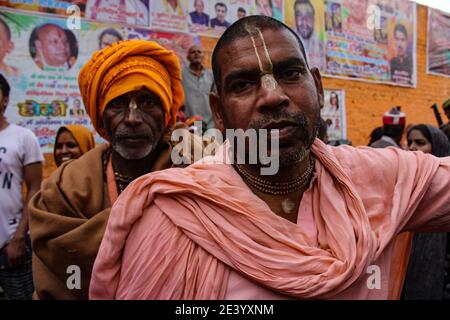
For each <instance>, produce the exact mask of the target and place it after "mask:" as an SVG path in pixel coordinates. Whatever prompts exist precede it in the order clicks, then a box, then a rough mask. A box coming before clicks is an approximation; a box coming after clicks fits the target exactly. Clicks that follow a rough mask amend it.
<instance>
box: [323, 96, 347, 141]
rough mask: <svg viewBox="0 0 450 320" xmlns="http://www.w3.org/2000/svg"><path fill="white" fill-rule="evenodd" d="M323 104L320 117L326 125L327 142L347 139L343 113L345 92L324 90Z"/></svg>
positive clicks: (344, 114)
mask: <svg viewBox="0 0 450 320" xmlns="http://www.w3.org/2000/svg"><path fill="white" fill-rule="evenodd" d="M324 94H325V97H324V99H325V101H324V102H325V103H324V106H323V108H322V110H320V116H321V117H322V119H324V120H325V123H326V124H327V136H328V141H330V142H333V141H338V140H345V139H347V124H346V113H345V92H344V91H343V90H333V89H325V90H324Z"/></svg>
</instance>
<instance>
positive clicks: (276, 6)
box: [250, 0, 285, 21]
mask: <svg viewBox="0 0 450 320" xmlns="http://www.w3.org/2000/svg"><path fill="white" fill-rule="evenodd" d="M284 2H285V0H253V1H252V4H251V9H250V14H254V15H263V16H269V17H272V18H275V19H277V20H280V21H283V19H284V10H283V9H284Z"/></svg>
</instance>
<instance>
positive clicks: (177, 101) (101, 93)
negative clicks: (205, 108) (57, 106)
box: [78, 40, 184, 140]
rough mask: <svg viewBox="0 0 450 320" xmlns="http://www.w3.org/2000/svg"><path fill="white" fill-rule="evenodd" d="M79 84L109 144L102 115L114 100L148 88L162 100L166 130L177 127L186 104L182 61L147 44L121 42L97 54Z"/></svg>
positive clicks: (85, 101)
mask: <svg viewBox="0 0 450 320" xmlns="http://www.w3.org/2000/svg"><path fill="white" fill-rule="evenodd" d="M78 84H79V87H80V92H81V96H82V97H83V102H84V106H85V108H86V112H87V113H88V114H89V117H90V118H91V121H92V124H93V126H94V128H95V130H96V131H97V132H98V133H99V134H100V135H101V136H102V137H103V138H105V139H107V140H108V137H107V135H106V132H105V130H104V128H103V119H102V115H103V111H104V110H105V108H106V106H107V104H108V102H110V101H111V100H113V99H115V98H117V97H119V96H121V95H123V94H125V93H128V92H131V91H135V90H139V89H141V88H147V89H148V90H150V91H152V92H153V93H155V94H156V95H157V96H158V97H159V98H160V100H161V103H162V105H163V108H164V110H165V125H166V126H167V125H169V124H170V125H173V124H175V120H176V114H177V112H178V110H179V109H180V107H181V105H182V104H183V100H184V93H183V87H182V85H181V68H180V63H179V61H178V57H177V56H176V55H175V53H174V52H173V51H170V50H167V49H165V48H164V47H162V46H160V45H159V44H157V43H156V42H153V41H147V40H125V41H119V42H117V43H114V44H113V45H111V46H109V47H107V48H104V49H102V50H99V51H96V52H95V53H94V55H93V56H92V58H91V59H90V60H89V61H88V62H87V64H85V65H84V66H83V68H82V69H81V71H80V74H79V76H78Z"/></svg>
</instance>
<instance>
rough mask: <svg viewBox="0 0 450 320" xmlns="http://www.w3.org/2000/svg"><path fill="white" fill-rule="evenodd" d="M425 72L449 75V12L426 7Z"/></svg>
mask: <svg viewBox="0 0 450 320" xmlns="http://www.w3.org/2000/svg"><path fill="white" fill-rule="evenodd" d="M427 38H428V50H427V72H428V73H431V74H435V75H443V76H450V14H448V13H444V12H442V11H439V10H434V9H430V8H428V36H427Z"/></svg>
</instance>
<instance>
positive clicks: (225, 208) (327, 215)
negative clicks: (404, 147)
mask: <svg viewBox="0 0 450 320" xmlns="http://www.w3.org/2000/svg"><path fill="white" fill-rule="evenodd" d="M224 146H225V147H223V148H222V149H221V152H219V153H218V155H216V156H215V157H209V158H206V159H205V160H204V161H203V162H197V163H195V164H193V165H191V166H190V167H188V168H185V169H169V170H165V171H160V172H156V173H151V174H148V175H146V176H143V177H141V178H140V179H138V180H136V181H135V182H133V183H132V184H131V185H130V186H129V187H128V188H127V189H126V191H125V192H124V193H122V194H121V195H120V197H119V199H118V201H117V202H116V203H115V205H114V207H113V209H112V211H111V215H110V218H109V222H108V226H107V230H106V233H105V236H104V238H103V242H102V244H101V247H100V250H99V253H98V256H97V259H96V262H95V265H94V270H93V274H92V279H91V287H90V298H92V299H223V298H224V296H225V294H226V290H227V288H226V287H227V283H228V276H229V271H230V268H233V269H234V270H235V271H236V272H239V273H240V274H242V275H244V276H245V277H247V278H249V279H252V280H253V281H255V282H257V283H259V284H260V285H262V286H265V287H268V288H269V289H271V290H274V291H277V292H280V293H283V294H286V295H289V296H292V297H294V298H329V297H333V296H335V295H337V294H338V293H341V292H342V291H344V290H345V289H347V288H349V287H350V286H351V285H352V284H353V283H354V282H355V281H356V280H357V279H358V278H359V277H360V276H361V274H362V273H363V272H364V271H365V270H366V268H367V266H368V265H369V264H370V263H371V262H372V261H374V260H375V259H377V258H378V257H379V255H380V254H381V253H382V251H383V250H384V249H385V248H386V246H387V245H388V244H389V242H390V241H391V240H392V238H393V237H394V236H395V235H396V234H397V233H399V232H400V231H401V230H402V228H403V227H404V226H405V225H406V223H407V222H408V219H409V218H410V217H411V215H412V214H413V213H414V211H415V210H416V208H417V206H418V205H419V203H420V200H421V199H422V198H423V195H424V193H425V191H426V189H427V187H428V186H429V184H430V183H431V180H432V177H433V173H434V172H436V170H437V169H438V167H439V164H440V162H439V160H437V158H433V157H428V158H427V161H420V160H422V159H420V158H423V157H424V156H423V155H419V154H418V153H406V152H402V151H399V150H394V149H387V150H386V149H378V150H374V149H368V148H362V149H359V150H358V149H354V148H350V147H339V148H332V147H329V146H327V145H325V144H323V143H322V142H321V141H320V140H316V141H315V143H314V145H313V154H314V156H315V157H316V159H317V161H316V168H315V170H316V173H317V181H316V182H315V183H314V184H313V186H312V188H314V190H313V191H314V201H313V208H312V210H313V212H314V219H315V224H316V226H317V228H318V242H319V246H318V247H313V246H311V245H308V240H307V237H306V235H305V234H304V233H303V231H302V230H301V228H299V226H298V225H296V224H293V223H291V222H289V221H288V220H285V219H283V218H281V217H279V216H277V215H275V214H274V213H273V212H272V211H271V210H270V209H269V207H268V206H267V205H266V204H265V203H264V202H263V201H261V200H260V199H259V198H258V197H257V196H256V195H254V194H253V193H252V192H251V191H250V190H249V188H248V187H247V186H246V185H245V183H244V182H243V181H242V180H241V178H240V176H239V175H238V174H237V173H236V172H235V171H234V169H233V168H232V167H231V166H230V165H224V164H223V158H222V157H221V156H222V155H223V154H226V152H224V150H225V149H226V146H227V144H225V145H224ZM361 166H362V167H363V168H364V170H362V171H361V172H364V174H365V176H364V177H360V178H362V179H364V180H365V181H366V183H368V184H370V183H372V182H375V181H376V183H380V184H381V185H379V188H380V189H379V190H380V191H379V193H377V192H378V191H376V190H378V189H375V188H366V189H364V190H360V189H358V188H356V187H355V185H354V183H353V181H352V180H351V179H350V174H351V172H352V170H356V169H355V168H359V169H358V170H361ZM374 168H379V170H378V171H376V170H374ZM380 174H386V175H388V177H386V178H385V179H384V178H381V179H380V177H379V175H380ZM382 183H384V184H385V185H382ZM359 185H361V183H360V184H359ZM359 185H358V186H359ZM387 189H389V190H391V189H393V190H391V191H390V192H391V195H392V198H391V199H389V198H388V199H383V200H382V201H385V203H383V204H382V205H378V203H377V202H376V201H379V199H380V196H382V192H385V191H386V190H387ZM358 192H366V193H367V192H371V193H373V194H370V195H367V194H366V195H365V196H366V199H373V200H370V201H373V203H376V205H374V207H376V206H378V208H380V209H377V210H375V211H376V212H375V213H374V212H372V213H371V214H368V213H367V212H366V209H365V207H364V204H363V201H362V198H361V196H360V194H359V193H358ZM150 214H151V215H152V216H151V220H150V221H151V223H147V224H145V225H143V224H144V223H140V222H141V221H142V220H144V218H145V217H148V216H146V215H150ZM147 221H149V220H148V219H147ZM143 233H144V234H145V236H144V237H143V238H144V239H145V241H140V242H139V243H137V242H136V241H134V240H133V239H135V237H134V235H135V234H141V235H142V234H143ZM141 238H142V237H141Z"/></svg>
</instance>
